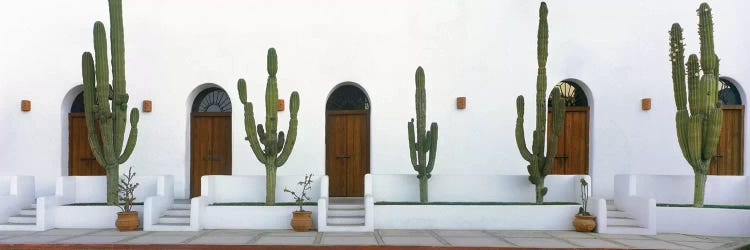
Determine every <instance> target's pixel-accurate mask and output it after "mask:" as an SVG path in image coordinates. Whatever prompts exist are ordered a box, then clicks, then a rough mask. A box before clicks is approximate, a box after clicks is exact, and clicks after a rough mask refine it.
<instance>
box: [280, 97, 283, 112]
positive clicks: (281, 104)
mask: <svg viewBox="0 0 750 250" xmlns="http://www.w3.org/2000/svg"><path fill="white" fill-rule="evenodd" d="M279 111H284V99H279Z"/></svg>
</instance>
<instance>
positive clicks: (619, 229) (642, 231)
mask: <svg viewBox="0 0 750 250" xmlns="http://www.w3.org/2000/svg"><path fill="white" fill-rule="evenodd" d="M600 233H605V234H638V235H649V234H651V233H649V232H648V229H647V228H645V227H639V226H609V225H608V226H607V231H606V232H600Z"/></svg>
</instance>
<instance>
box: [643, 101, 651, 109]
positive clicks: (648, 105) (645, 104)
mask: <svg viewBox="0 0 750 250" xmlns="http://www.w3.org/2000/svg"><path fill="white" fill-rule="evenodd" d="M641 109H642V110H651V98H643V99H641Z"/></svg>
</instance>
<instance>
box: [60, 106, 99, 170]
mask: <svg viewBox="0 0 750 250" xmlns="http://www.w3.org/2000/svg"><path fill="white" fill-rule="evenodd" d="M68 175H69V176H92V175H106V172H105V171H104V168H102V167H101V166H99V163H98V162H97V161H96V158H94V153H92V152H91V146H90V145H89V135H88V129H87V128H86V116H85V113H84V110H83V93H80V94H78V96H76V99H75V100H74V101H73V105H72V106H71V107H70V113H68Z"/></svg>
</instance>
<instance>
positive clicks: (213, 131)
mask: <svg viewBox="0 0 750 250" xmlns="http://www.w3.org/2000/svg"><path fill="white" fill-rule="evenodd" d="M191 116H192V118H191V119H190V197H191V198H192V197H196V196H200V192H201V177H202V176H204V175H231V174H232V150H231V149H232V137H231V133H232V124H231V122H232V121H231V119H232V118H231V113H226V112H217V113H212V112H200V113H193V114H192V115H191Z"/></svg>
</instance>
